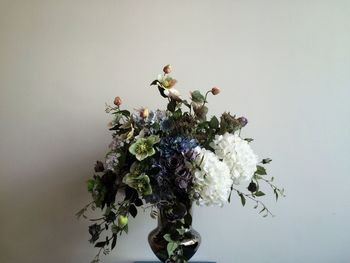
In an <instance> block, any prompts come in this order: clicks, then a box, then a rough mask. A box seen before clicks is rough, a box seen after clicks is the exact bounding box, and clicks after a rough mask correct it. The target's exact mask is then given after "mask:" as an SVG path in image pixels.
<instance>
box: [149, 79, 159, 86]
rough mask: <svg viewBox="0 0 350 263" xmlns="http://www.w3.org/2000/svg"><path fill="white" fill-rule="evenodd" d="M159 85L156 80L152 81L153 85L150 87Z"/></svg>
mask: <svg viewBox="0 0 350 263" xmlns="http://www.w3.org/2000/svg"><path fill="white" fill-rule="evenodd" d="M158 83H159V82H158V80H157V79H155V80H153V81H152V83H151V85H150V86H153V85H158Z"/></svg>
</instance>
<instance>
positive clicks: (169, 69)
mask: <svg viewBox="0 0 350 263" xmlns="http://www.w3.org/2000/svg"><path fill="white" fill-rule="evenodd" d="M163 72H164V73H165V74H169V73H170V72H171V66H170V65H169V64H168V65H166V66H165V67H164V68H163Z"/></svg>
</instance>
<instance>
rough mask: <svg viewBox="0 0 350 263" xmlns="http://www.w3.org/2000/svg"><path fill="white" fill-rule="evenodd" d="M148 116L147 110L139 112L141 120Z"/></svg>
mask: <svg viewBox="0 0 350 263" xmlns="http://www.w3.org/2000/svg"><path fill="white" fill-rule="evenodd" d="M148 115H149V110H148V109H147V108H144V109H141V110H140V117H141V118H147V117H148Z"/></svg>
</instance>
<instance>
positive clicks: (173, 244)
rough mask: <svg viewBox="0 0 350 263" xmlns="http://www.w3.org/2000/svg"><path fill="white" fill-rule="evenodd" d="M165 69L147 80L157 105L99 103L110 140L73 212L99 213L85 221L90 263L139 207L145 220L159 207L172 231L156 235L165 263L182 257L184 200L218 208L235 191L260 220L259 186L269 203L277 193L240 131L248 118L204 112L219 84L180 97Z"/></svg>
mask: <svg viewBox="0 0 350 263" xmlns="http://www.w3.org/2000/svg"><path fill="white" fill-rule="evenodd" d="M170 73H171V67H170V65H167V66H165V67H164V68H163V73H162V74H160V75H159V76H158V78H157V79H156V80H154V81H153V82H152V83H151V86H152V87H154V90H155V91H157V92H159V94H160V96H161V97H163V98H164V99H165V101H166V103H167V106H166V109H165V110H160V109H157V110H150V109H148V108H140V109H138V110H135V111H134V112H130V111H128V110H126V109H123V108H122V104H123V103H122V100H121V98H120V97H116V98H115V100H114V105H113V106H109V105H106V112H107V113H110V114H111V115H112V121H111V122H110V124H109V125H110V130H111V131H112V137H113V138H112V142H111V143H110V145H109V150H108V152H107V154H106V157H105V160H104V161H97V163H96V165H95V174H94V175H93V177H92V178H91V179H89V180H88V181H87V189H88V191H89V193H91V196H92V202H91V203H89V204H88V205H87V206H85V207H84V208H83V209H82V210H81V211H79V212H78V213H77V216H78V217H81V216H83V217H85V218H87V216H86V212H87V211H88V210H89V209H92V210H96V209H97V208H98V209H101V211H102V216H101V217H99V218H92V219H90V220H91V222H92V224H91V225H90V226H89V233H90V235H91V239H90V242H91V243H93V244H94V246H95V247H97V248H98V249H99V250H98V254H97V255H96V257H95V259H94V260H93V261H92V262H99V256H100V253H101V252H103V253H104V254H107V253H109V251H110V249H113V248H114V247H115V246H116V242H117V239H118V235H120V234H122V233H123V232H125V233H127V232H128V221H129V218H130V217H136V216H137V213H138V210H139V209H140V208H142V209H143V210H146V209H150V214H151V216H152V217H157V216H159V211H162V213H164V216H165V217H166V218H167V220H168V221H169V222H173V226H174V228H173V230H176V231H173V232H170V230H171V229H170V228H169V232H170V233H163V234H164V236H162V238H163V239H164V240H163V241H164V242H166V243H167V251H166V258H167V261H166V262H187V260H188V259H187V258H186V257H185V256H184V251H183V246H182V245H181V242H180V241H181V239H183V238H184V235H186V229H188V228H189V227H190V225H191V222H192V215H191V213H190V208H191V205H192V203H194V204H197V205H200V206H202V205H206V206H223V205H224V204H226V203H227V202H230V200H231V198H232V197H231V195H232V193H235V194H237V197H238V198H239V199H240V201H241V203H242V205H243V206H244V205H245V204H246V200H250V201H252V202H253V203H254V208H260V210H259V211H260V213H261V214H262V215H263V216H264V217H266V216H268V215H272V213H271V212H270V210H269V209H268V208H267V207H266V206H265V204H264V203H263V202H262V201H260V199H259V198H260V197H261V196H263V195H265V193H264V192H263V191H261V190H260V184H261V183H266V184H267V185H268V186H269V187H271V188H272V191H273V193H274V195H275V197H276V200H277V199H278V198H279V196H283V195H284V193H283V189H279V188H277V187H276V186H275V185H274V184H273V177H272V178H270V177H267V174H266V169H265V168H264V165H265V164H268V163H270V162H271V159H269V158H265V159H262V160H259V158H258V156H257V155H256V154H255V153H254V151H253V150H252V148H251V142H252V141H253V140H252V139H250V138H244V137H242V135H241V134H242V133H241V131H242V129H243V128H244V127H245V126H246V125H247V123H248V120H247V119H246V118H245V117H236V116H235V115H232V114H231V113H229V112H224V113H223V114H222V115H221V116H220V117H216V116H211V117H208V107H207V103H208V97H209V96H211V95H214V96H216V95H218V94H220V89H219V88H218V87H213V88H212V89H210V90H208V91H207V92H206V93H205V94H202V93H201V92H200V91H198V90H195V91H193V92H191V95H190V98H189V99H188V100H186V99H183V98H182V97H181V96H180V94H179V92H178V91H177V90H176V89H175V88H174V86H175V84H176V83H177V81H176V80H175V79H174V78H173V77H171V76H170Z"/></svg>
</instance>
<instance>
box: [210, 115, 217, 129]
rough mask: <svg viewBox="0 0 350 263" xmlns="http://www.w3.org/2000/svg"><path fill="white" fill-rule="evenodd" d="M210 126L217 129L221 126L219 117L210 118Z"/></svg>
mask: <svg viewBox="0 0 350 263" xmlns="http://www.w3.org/2000/svg"><path fill="white" fill-rule="evenodd" d="M209 125H210V127H211V128H213V129H217V128H219V120H218V118H216V117H215V116H213V117H212V118H211V120H210V123H209Z"/></svg>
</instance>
